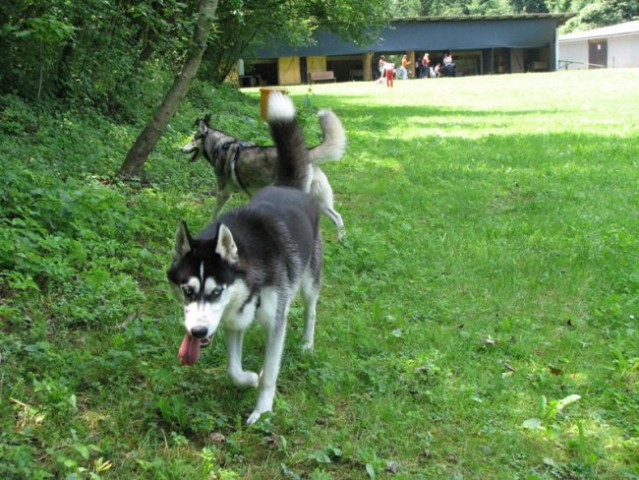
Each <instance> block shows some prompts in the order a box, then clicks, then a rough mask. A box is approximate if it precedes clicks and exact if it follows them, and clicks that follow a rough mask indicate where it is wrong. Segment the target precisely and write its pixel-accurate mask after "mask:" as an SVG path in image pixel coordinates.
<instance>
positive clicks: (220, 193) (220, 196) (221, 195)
mask: <svg viewBox="0 0 639 480" xmlns="http://www.w3.org/2000/svg"><path fill="white" fill-rule="evenodd" d="M231 195H232V194H231V193H229V192H227V191H226V190H222V189H220V187H219V186H218V189H217V192H215V209H214V210H213V217H212V219H213V220H215V219H216V218H217V217H218V215H219V214H220V212H221V211H222V209H223V208H224V205H226V202H228V201H229V199H230V198H231Z"/></svg>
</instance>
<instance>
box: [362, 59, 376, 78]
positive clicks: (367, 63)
mask: <svg viewBox="0 0 639 480" xmlns="http://www.w3.org/2000/svg"><path fill="white" fill-rule="evenodd" d="M362 62H363V63H364V64H363V65H362V72H363V73H364V81H365V82H367V81H370V80H372V79H373V69H372V65H373V52H366V53H365V54H364V55H363V57H362Z"/></svg>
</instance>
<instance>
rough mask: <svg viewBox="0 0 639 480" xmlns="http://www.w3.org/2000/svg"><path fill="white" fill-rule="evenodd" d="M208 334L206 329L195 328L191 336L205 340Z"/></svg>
mask: <svg viewBox="0 0 639 480" xmlns="http://www.w3.org/2000/svg"><path fill="white" fill-rule="evenodd" d="M207 333H209V332H208V328H206V327H202V326H200V327H193V328H192V329H191V336H192V337H195V338H204V337H206V334H207Z"/></svg>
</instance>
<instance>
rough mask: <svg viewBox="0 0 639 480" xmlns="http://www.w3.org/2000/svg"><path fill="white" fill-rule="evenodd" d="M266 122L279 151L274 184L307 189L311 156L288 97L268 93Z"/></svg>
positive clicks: (310, 178) (277, 93) (281, 94)
mask: <svg viewBox="0 0 639 480" xmlns="http://www.w3.org/2000/svg"><path fill="white" fill-rule="evenodd" d="M268 123H269V126H270V127H271V136H272V137H273V140H274V141H275V145H276V146H277V154H278V165H277V176H276V177H275V185H277V186H281V187H294V188H297V189H298V190H303V191H308V187H309V185H310V182H311V180H312V177H311V170H310V159H309V154H308V149H307V148H306V144H305V142H304V135H303V134H302V131H301V129H300V127H299V125H298V123H297V119H296V118H295V106H294V105H293V102H292V100H291V99H290V97H288V96H287V95H284V94H283V93H280V92H272V93H271V94H270V95H269V97H268Z"/></svg>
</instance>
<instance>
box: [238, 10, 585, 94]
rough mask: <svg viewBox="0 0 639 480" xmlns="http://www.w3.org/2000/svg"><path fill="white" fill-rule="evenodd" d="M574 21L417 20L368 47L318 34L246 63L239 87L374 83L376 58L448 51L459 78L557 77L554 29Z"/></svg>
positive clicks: (554, 17)
mask: <svg viewBox="0 0 639 480" xmlns="http://www.w3.org/2000/svg"><path fill="white" fill-rule="evenodd" d="M571 17H572V14H527V15H499V16H495V15H492V16H454V17H420V18H407V19H398V20H393V21H392V22H390V23H389V24H388V25H387V26H386V27H384V28H382V29H381V31H380V32H379V35H378V38H377V40H375V41H373V42H371V43H370V44H369V45H357V44H355V43H353V42H346V41H344V40H342V39H340V38H339V37H337V36H336V35H334V34H332V33H330V32H327V31H322V30H319V31H317V32H316V33H315V34H314V35H313V42H312V43H311V44H310V45H306V46H292V45H286V44H283V43H278V42H277V41H275V42H274V43H273V44H272V45H269V46H268V47H266V48H264V47H263V48H259V49H257V50H256V53H255V55H254V56H253V58H247V59H245V60H244V66H245V72H244V73H246V75H245V76H244V77H243V83H244V85H245V86H247V84H251V85H255V84H258V83H259V84H261V85H295V84H302V83H307V82H308V81H309V78H310V76H309V73H310V72H318V71H332V72H333V73H334V75H335V77H336V79H337V81H349V80H372V79H373V78H374V77H375V76H376V75H377V68H376V65H377V61H378V59H379V56H380V55H386V56H389V55H393V56H394V55H397V56H401V55H403V54H407V55H408V56H409V59H410V61H411V65H414V64H415V63H414V62H415V59H416V58H421V57H422V56H423V54H424V53H425V52H428V53H429V55H430V58H431V60H432V61H433V62H437V61H438V59H439V58H441V56H442V55H443V53H444V52H445V51H451V52H452V53H453V56H454V60H455V63H456V64H457V75H486V74H502V73H520V72H529V71H544V70H545V71H548V70H556V69H557V60H558V59H557V49H558V41H557V38H558V34H557V29H558V27H559V26H560V25H562V24H563V23H564V22H565V21H566V20H568V19H569V18H571Z"/></svg>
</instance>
